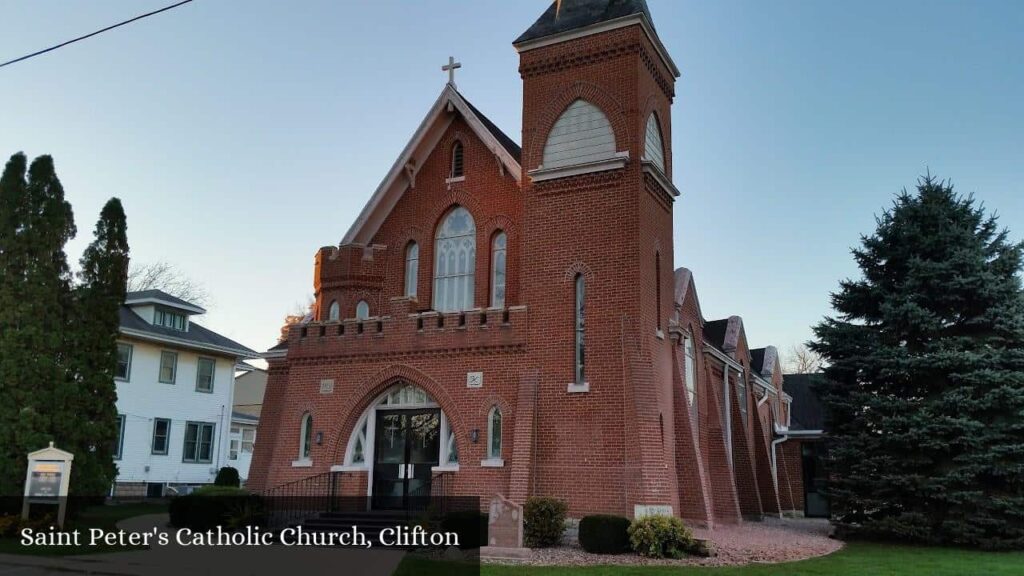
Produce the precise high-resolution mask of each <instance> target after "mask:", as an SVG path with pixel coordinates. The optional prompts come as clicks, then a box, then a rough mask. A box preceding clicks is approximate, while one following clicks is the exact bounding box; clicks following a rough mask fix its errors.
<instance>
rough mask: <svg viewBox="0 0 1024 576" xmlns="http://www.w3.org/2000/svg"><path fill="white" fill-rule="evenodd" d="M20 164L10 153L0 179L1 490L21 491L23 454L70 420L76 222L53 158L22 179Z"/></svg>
mask: <svg viewBox="0 0 1024 576" xmlns="http://www.w3.org/2000/svg"><path fill="white" fill-rule="evenodd" d="M25 166H26V158H25V155H24V154H20V153H19V154H15V155H14V156H13V157H12V158H11V159H10V161H9V162H8V163H7V165H6V167H5V168H4V173H3V176H2V178H0V458H2V460H0V495H4V494H6V495H12V494H13V495H16V494H20V492H21V488H22V482H24V473H25V472H24V471H25V465H26V461H25V455H26V453H28V452H29V451H32V450H38V449H39V448H42V447H44V446H46V445H47V442H48V441H50V440H56V438H54V434H53V432H54V430H55V427H54V423H55V422H61V421H63V419H69V420H68V421H74V419H75V415H74V413H73V412H69V411H68V410H67V408H68V407H69V406H68V404H67V398H68V397H69V396H70V395H72V387H71V386H70V382H69V379H68V377H67V374H68V372H67V357H66V355H65V347H64V329H65V327H66V326H67V316H66V312H67V310H68V309H69V305H70V301H71V272H70V270H69V268H68V263H67V257H66V256H65V254H64V245H65V244H66V243H67V241H68V240H70V239H71V238H73V237H74V235H75V224H74V219H73V216H72V212H71V205H70V204H68V203H67V202H66V201H65V200H64V189H63V188H62V187H61V184H60V180H58V179H57V175H56V173H55V172H54V167H53V159H52V158H50V157H49V156H40V157H38V158H36V159H35V160H34V161H32V164H31V166H29V167H28V172H27V177H26V170H25Z"/></svg>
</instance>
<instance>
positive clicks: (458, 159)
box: [451, 141, 464, 178]
mask: <svg viewBox="0 0 1024 576" xmlns="http://www.w3.org/2000/svg"><path fill="white" fill-rule="evenodd" d="M462 167H463V161H462V142H459V141H456V142H455V144H454V145H453V146H452V174H451V177H452V178H460V177H462V176H463V175H464V174H463V168H462Z"/></svg>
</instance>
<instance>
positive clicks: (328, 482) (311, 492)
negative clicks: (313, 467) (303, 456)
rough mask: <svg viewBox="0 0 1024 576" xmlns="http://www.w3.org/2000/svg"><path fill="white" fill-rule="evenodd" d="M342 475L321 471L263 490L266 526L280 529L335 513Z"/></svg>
mask: <svg viewBox="0 0 1024 576" xmlns="http://www.w3.org/2000/svg"><path fill="white" fill-rule="evenodd" d="M343 474H344V472H335V471H331V472H323V473H320V474H314V475H313V476H307V477H306V478H301V479H299V480H294V481H292V482H288V483H285V484H281V485H280V486H275V487H273V488H268V489H266V490H264V491H263V492H262V493H261V496H263V498H264V500H265V506H266V510H267V524H268V525H269V527H270V528H283V527H286V526H288V525H292V524H296V523H299V522H302V521H303V520H306V519H308V518H312V517H314V516H317V515H319V514H320V513H322V512H333V511H335V510H337V509H338V507H339V502H340V499H341V477H342V475H343Z"/></svg>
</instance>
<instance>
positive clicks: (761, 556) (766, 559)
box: [484, 518, 843, 566]
mask: <svg viewBox="0 0 1024 576" xmlns="http://www.w3.org/2000/svg"><path fill="white" fill-rule="evenodd" d="M829 531H830V526H829V524H828V521H827V520H808V519H803V518H799V519H797V518H787V519H774V518H773V519H766V520H764V521H762V522H744V523H743V524H741V525H738V526H728V525H726V526H716V527H715V529H714V530H706V529H702V528H696V529H694V530H693V535H694V536H695V537H697V538H701V539H704V540H708V541H709V543H710V545H711V548H712V550H713V551H714V556H712V557H710V558H697V557H692V558H684V559H682V560H655V559H650V558H643V557H641V556H637V555H635V554H621V555H617V556H614V555H607V554H589V553H587V552H584V551H583V549H582V548H580V547H579V546H563V547H559V548H543V549H535V550H531V551H530V552H531V555H530V557H529V558H525V559H519V560H496V559H484V562H490V563H500V564H528V565H533V566H569V565H571V566H590V565H609V564H610V565H652V566H658V565H663V566H675V565H695V566H736V565H741V564H751V563H775V562H791V561H794V560H804V559H807V558H813V557H815V556H824V555H826V554H831V553H832V552H835V551H837V550H839V549H840V548H842V546H843V544H842V542H840V541H838V540H833V539H831V538H829V537H828V534H829Z"/></svg>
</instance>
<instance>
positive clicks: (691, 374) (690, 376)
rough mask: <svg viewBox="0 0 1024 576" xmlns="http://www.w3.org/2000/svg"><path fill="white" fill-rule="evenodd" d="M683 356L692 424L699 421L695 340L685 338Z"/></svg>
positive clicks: (687, 400) (687, 399) (687, 401)
mask: <svg viewBox="0 0 1024 576" xmlns="http://www.w3.org/2000/svg"><path fill="white" fill-rule="evenodd" d="M683 354H684V355H685V356H686V403H687V406H689V408H690V422H692V423H696V421H697V356H696V353H695V351H694V347H693V338H691V337H690V336H686V337H684V338H683Z"/></svg>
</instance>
